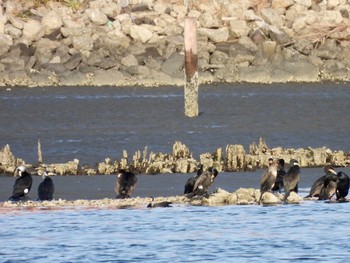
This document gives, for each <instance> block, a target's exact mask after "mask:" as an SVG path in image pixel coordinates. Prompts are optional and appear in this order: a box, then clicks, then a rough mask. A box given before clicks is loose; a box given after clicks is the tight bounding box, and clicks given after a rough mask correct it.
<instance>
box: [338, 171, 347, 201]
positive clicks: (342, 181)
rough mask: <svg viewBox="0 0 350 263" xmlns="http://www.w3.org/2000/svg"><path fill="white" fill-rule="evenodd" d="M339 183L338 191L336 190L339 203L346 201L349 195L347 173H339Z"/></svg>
mask: <svg viewBox="0 0 350 263" xmlns="http://www.w3.org/2000/svg"><path fill="white" fill-rule="evenodd" d="M337 176H338V183H337V189H336V192H335V194H336V196H337V200H338V201H344V200H345V197H346V196H347V195H348V193H349V181H350V179H349V176H348V175H347V174H346V173H343V172H338V173H337Z"/></svg>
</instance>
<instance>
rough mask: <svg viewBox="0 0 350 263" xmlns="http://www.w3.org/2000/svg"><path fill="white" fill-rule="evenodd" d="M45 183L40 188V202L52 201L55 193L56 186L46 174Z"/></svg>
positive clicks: (44, 176)
mask: <svg viewBox="0 0 350 263" xmlns="http://www.w3.org/2000/svg"><path fill="white" fill-rule="evenodd" d="M42 177H43V181H42V182H41V183H40V184H39V187H38V197H39V198H38V201H51V200H52V199H53V192H54V191H55V186H54V184H53V181H52V179H51V178H50V177H49V176H48V175H47V173H46V172H44V173H43V176H42Z"/></svg>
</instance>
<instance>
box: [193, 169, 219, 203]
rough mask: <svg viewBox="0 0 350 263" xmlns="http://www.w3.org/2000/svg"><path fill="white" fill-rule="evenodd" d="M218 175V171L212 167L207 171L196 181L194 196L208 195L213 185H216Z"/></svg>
mask: <svg viewBox="0 0 350 263" xmlns="http://www.w3.org/2000/svg"><path fill="white" fill-rule="evenodd" d="M217 175H218V170H216V169H215V168H213V167H210V168H209V169H208V170H207V171H205V172H204V173H202V174H201V175H200V176H199V177H198V178H197V180H196V183H195V184H194V187H193V193H192V196H195V195H201V196H204V195H208V191H209V189H210V187H211V185H212V184H213V183H214V180H215V178H216V176H217Z"/></svg>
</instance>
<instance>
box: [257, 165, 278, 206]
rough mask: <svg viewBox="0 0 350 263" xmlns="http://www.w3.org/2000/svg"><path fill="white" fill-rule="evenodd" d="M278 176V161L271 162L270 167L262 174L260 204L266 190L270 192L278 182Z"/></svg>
mask: <svg viewBox="0 0 350 263" xmlns="http://www.w3.org/2000/svg"><path fill="white" fill-rule="evenodd" d="M276 178H277V161H274V160H273V161H272V163H271V164H270V163H269V167H268V168H267V170H266V171H265V173H264V174H263V175H262V177H261V179H260V198H259V202H258V204H259V205H260V202H261V199H262V197H263V195H264V194H265V193H266V192H269V191H270V190H271V189H272V187H273V185H274V184H275V182H276Z"/></svg>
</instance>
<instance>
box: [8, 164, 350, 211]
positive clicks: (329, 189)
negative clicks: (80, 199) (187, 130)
mask: <svg viewBox="0 0 350 263" xmlns="http://www.w3.org/2000/svg"><path fill="white" fill-rule="evenodd" d="M284 165H285V162H284V160H283V159H278V160H275V159H273V158H269V163H268V168H267V170H266V171H265V172H264V174H263V175H262V177H261V179H260V193H261V194H260V199H259V201H258V204H260V203H261V200H262V197H263V195H264V194H265V193H266V192H276V191H278V192H281V191H282V189H284V192H285V194H284V201H286V200H287V198H288V196H289V195H290V193H291V192H292V191H294V192H296V193H298V183H299V181H300V167H299V163H298V161H297V160H295V159H292V160H291V161H290V168H289V169H288V171H287V172H286V171H285V168H284ZM324 171H325V173H326V174H325V175H324V176H322V177H320V178H319V179H317V180H316V181H315V182H314V184H313V185H312V187H311V190H310V192H309V194H308V195H307V196H306V197H307V198H313V197H318V199H319V200H330V199H332V198H333V196H334V195H335V196H336V200H337V201H346V199H345V197H346V196H347V195H348V192H349V181H350V180H349V176H348V175H346V174H345V173H344V172H338V173H337V172H336V171H335V170H334V168H333V167H332V166H331V165H326V166H325V167H324ZM17 175H19V178H17V179H16V181H15V184H14V186H13V193H12V196H11V197H10V198H9V200H10V201H14V202H17V201H21V200H25V198H26V196H27V194H28V193H29V191H30V189H31V187H32V182H33V180H32V176H31V175H30V173H28V172H27V171H26V168H25V167H24V166H19V167H18V168H17V169H16V170H15V176H17ZM217 175H218V171H217V170H216V169H215V168H213V167H209V168H208V169H207V170H206V171H203V165H201V164H200V165H199V166H198V169H197V174H196V175H195V176H192V177H190V178H189V179H188V180H187V182H186V184H185V189H184V194H185V195H186V196H187V197H189V198H192V197H194V196H208V195H209V189H210V187H211V186H212V184H213V183H214V180H215V178H216V177H217ZM42 177H43V181H42V182H41V183H40V184H39V186H38V201H46V200H52V199H53V193H54V190H55V187H54V184H53V181H52V179H51V178H50V177H49V176H48V175H47V173H46V172H44V173H43V175H42ZM136 184H137V177H136V175H135V174H134V173H132V172H129V171H126V170H124V169H120V170H118V174H117V181H116V183H115V187H114V191H115V192H116V194H117V198H122V199H124V198H129V197H130V196H131V195H132V194H133V192H134V190H135V187H136ZM153 200H154V199H153V198H152V201H153ZM170 204H171V203H170V202H167V201H165V202H160V203H156V204H153V202H151V203H150V204H149V205H148V207H160V206H162V207H167V206H170Z"/></svg>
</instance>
